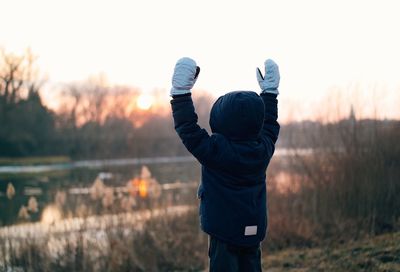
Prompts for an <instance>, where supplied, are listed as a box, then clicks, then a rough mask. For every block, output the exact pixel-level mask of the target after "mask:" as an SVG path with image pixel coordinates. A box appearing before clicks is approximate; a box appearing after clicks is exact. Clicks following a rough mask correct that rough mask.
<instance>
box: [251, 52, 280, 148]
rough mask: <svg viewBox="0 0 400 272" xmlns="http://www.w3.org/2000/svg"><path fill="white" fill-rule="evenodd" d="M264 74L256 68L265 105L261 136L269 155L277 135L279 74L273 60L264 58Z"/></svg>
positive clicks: (278, 127)
mask: <svg viewBox="0 0 400 272" xmlns="http://www.w3.org/2000/svg"><path fill="white" fill-rule="evenodd" d="M264 66H265V75H264V76H263V75H262V73H261V71H260V69H258V68H257V71H256V73H257V80H258V83H259V85H260V88H261V90H262V92H261V95H260V96H261V98H262V99H263V101H264V105H265V117H264V125H263V129H262V136H263V139H264V140H265V142H266V144H267V146H268V147H269V148H268V149H269V150H270V151H271V152H270V153H271V156H272V154H273V151H274V149H275V143H276V141H277V140H278V135H279V129H280V126H279V123H278V121H277V119H278V100H277V97H278V94H279V91H278V87H279V81H280V74H279V68H278V65H277V64H276V63H275V62H274V61H273V60H270V59H268V60H266V61H265V63H264Z"/></svg>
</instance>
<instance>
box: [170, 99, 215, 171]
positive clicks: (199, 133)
mask: <svg viewBox="0 0 400 272" xmlns="http://www.w3.org/2000/svg"><path fill="white" fill-rule="evenodd" d="M171 107H172V115H173V118H174V125H175V130H176V132H177V133H178V135H179V137H180V138H181V140H182V142H183V144H184V145H185V147H186V149H187V150H188V151H189V152H190V153H192V154H193V156H194V157H195V158H196V159H197V160H198V161H199V162H200V163H201V164H203V165H206V164H209V163H213V162H211V161H214V159H213V158H215V153H216V148H215V146H216V145H215V139H214V138H215V137H213V136H210V135H209V134H208V133H207V131H206V130H205V129H203V128H201V127H200V126H199V125H198V124H197V120H198V118H197V114H196V112H195V109H194V105H193V101H192V97H191V94H185V95H178V96H174V97H173V99H172V100H171ZM214 163H215V162H214Z"/></svg>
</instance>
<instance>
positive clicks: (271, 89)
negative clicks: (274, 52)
mask: <svg viewBox="0 0 400 272" xmlns="http://www.w3.org/2000/svg"><path fill="white" fill-rule="evenodd" d="M264 66H265V76H264V77H263V75H262V74H261V71H260V69H258V68H257V70H256V73H257V80H258V84H259V85H260V88H261V90H262V92H263V93H273V94H279V91H278V87H279V80H280V75H279V67H278V65H277V64H276V63H275V62H274V61H273V60H271V59H267V60H266V61H265V62H264Z"/></svg>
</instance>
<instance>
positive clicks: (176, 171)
mask: <svg viewBox="0 0 400 272" xmlns="http://www.w3.org/2000/svg"><path fill="white" fill-rule="evenodd" d="M297 152H298V154H302V155H306V154H308V153H309V152H310V151H309V150H300V151H297ZM291 156H293V151H291V150H277V151H276V154H275V157H274V159H273V161H272V163H274V162H275V166H270V168H271V167H272V168H274V169H275V170H274V172H277V173H279V174H277V175H276V177H277V179H279V180H281V181H282V183H285V184H286V183H287V182H288V180H290V177H291V173H290V172H289V171H288V169H285V161H286V158H288V157H291ZM199 180H200V165H199V164H198V163H197V162H196V161H195V160H194V159H193V158H192V157H188V156H186V157H158V158H142V159H137V158H133V159H115V160H91V161H76V162H71V163H66V164H54V165H37V166H1V167H0V210H1V213H0V225H2V226H9V225H14V224H19V223H33V222H42V223H46V224H54V223H55V222H57V221H59V220H61V219H68V218H76V217H88V216H101V215H106V214H119V213H125V212H139V211H145V210H154V209H157V208H160V207H163V208H165V207H175V206H182V205H183V206H196V205H197V199H196V190H197V187H198V183H199Z"/></svg>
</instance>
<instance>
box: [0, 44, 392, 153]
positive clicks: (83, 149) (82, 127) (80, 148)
mask: <svg viewBox="0 0 400 272" xmlns="http://www.w3.org/2000/svg"><path fill="white" fill-rule="evenodd" d="M0 53H1V56H0V157H23V156H68V157H70V158H72V159H75V158H115V157H141V156H174V155H185V154H187V151H186V150H185V149H184V147H183V145H182V144H181V142H180V140H179V139H178V137H177V136H176V133H175V131H174V129H173V122H172V118H171V113H170V109H169V98H168V96H167V94H166V93H165V92H160V91H159V92H154V93H153V96H154V99H155V100H156V101H155V103H154V105H153V106H152V108H150V109H149V110H140V109H139V108H138V107H137V105H136V104H137V103H136V102H137V99H138V97H139V95H140V92H139V90H137V89H134V88H129V87H124V86H114V87H110V86H109V85H108V84H106V83H105V82H104V79H102V78H95V79H90V80H87V81H85V82H80V83H73V84H72V83H71V84H69V85H64V86H62V87H61V90H59V91H58V93H59V94H60V97H59V98H58V101H59V102H60V103H61V104H60V105H59V109H58V110H57V112H54V111H52V110H50V109H49V108H48V107H46V105H45V104H44V103H43V101H42V97H41V95H40V91H41V89H42V88H43V82H44V80H41V79H40V77H39V73H38V71H37V68H36V66H35V57H34V56H33V55H32V53H31V52H29V51H28V52H27V53H26V54H24V55H22V56H16V55H12V54H7V53H5V52H0ZM194 96H195V97H194V100H195V104H196V111H197V113H198V115H199V120H200V124H201V125H202V126H203V127H206V128H207V129H209V126H208V118H209V112H210V108H211V106H212V103H213V101H214V98H213V97H212V96H210V95H208V94H207V93H204V92H195V93H194ZM399 124H400V123H399V122H398V121H377V120H361V121H360V120H356V119H355V117H354V112H353V111H351V112H350V114H349V117H348V118H345V119H343V120H341V121H338V122H336V123H327V124H322V123H319V122H311V121H304V122H298V123H290V124H287V125H282V128H281V133H280V137H279V141H278V146H279V147H288V148H325V147H327V146H329V147H332V146H336V147H337V148H339V149H340V148H345V143H346V141H345V140H346V137H347V135H345V134H344V132H345V131H348V128H350V129H352V130H354V135H356V136H357V139H358V141H367V140H368V137H371V135H375V134H376V131H381V130H385V129H386V130H387V129H389V128H390V127H393V126H395V127H396V126H397V127H400V125H399ZM322 134H323V137H322V136H321V135H322ZM352 137H353V136H352ZM315 138H317V139H324V142H321V141H316V140H315ZM347 141H349V139H347Z"/></svg>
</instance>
